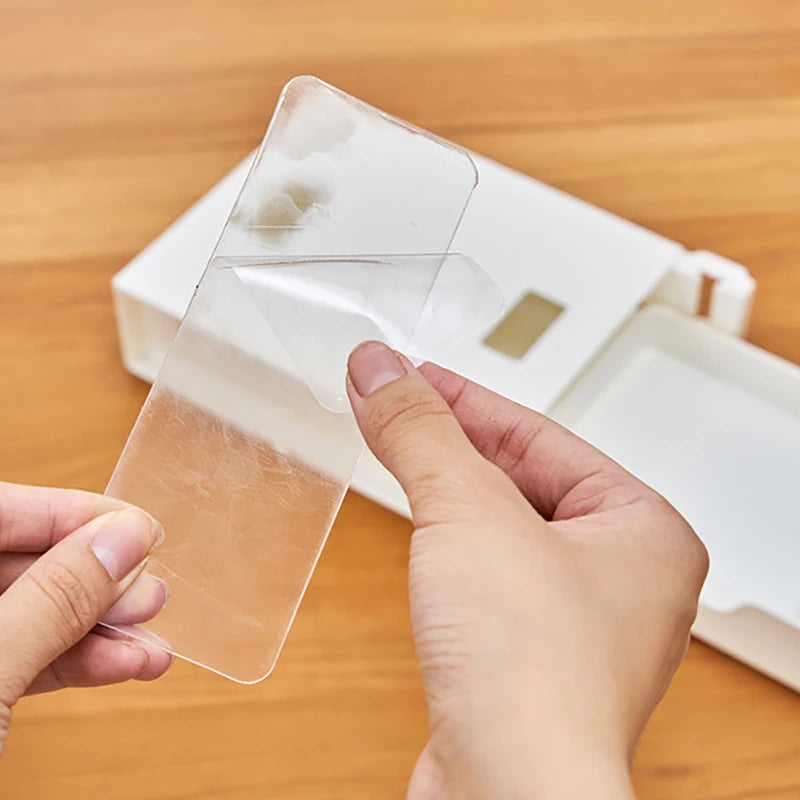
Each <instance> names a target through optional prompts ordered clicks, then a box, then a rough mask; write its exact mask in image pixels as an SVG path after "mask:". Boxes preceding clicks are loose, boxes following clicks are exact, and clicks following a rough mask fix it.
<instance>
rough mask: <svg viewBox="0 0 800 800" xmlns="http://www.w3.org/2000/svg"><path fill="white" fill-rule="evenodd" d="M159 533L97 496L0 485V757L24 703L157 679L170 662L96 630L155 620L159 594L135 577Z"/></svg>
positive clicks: (145, 578)
mask: <svg viewBox="0 0 800 800" xmlns="http://www.w3.org/2000/svg"><path fill="white" fill-rule="evenodd" d="M161 535H162V533H161V527H160V525H158V523H157V522H155V521H154V520H153V519H152V518H151V517H149V516H148V515H147V514H145V513H144V512H143V511H141V510H139V509H137V508H133V507H131V506H127V505H125V504H124V503H121V502H119V501H115V500H110V499H109V498H106V497H102V496H101V495H96V494H91V493H90V492H81V491H75V490H69V489H47V488H39V487H32V486H17V485H14V484H10V483H0V754H2V751H3V748H4V745H5V741H6V737H7V735H8V727H9V724H10V722H11V716H12V708H13V707H14V704H15V703H16V702H17V700H19V698H20V697H22V696H23V695H25V694H34V693H37V692H49V691H52V690H54V689H62V688H64V687H67V686H100V685H103V684H109V683H119V682H121V681H126V680H130V679H135V680H152V679H153V678H157V677H159V676H160V675H162V674H163V673H164V672H165V671H166V670H167V668H168V667H169V665H170V664H171V663H172V657H171V656H170V655H169V654H168V653H166V652H164V651H163V650H161V649H158V648H157V647H151V646H148V645H146V644H144V643H142V642H140V641H135V640H130V639H128V638H127V637H126V636H125V635H124V634H121V633H117V632H116V631H112V630H109V629H106V628H98V627H96V626H97V623H98V622H100V621H101V620H102V621H105V622H109V623H111V624H114V625H118V626H127V625H135V624H137V623H140V622H145V621H147V620H149V619H151V618H152V617H153V616H155V615H156V614H157V613H158V612H159V611H160V610H161V608H162V607H163V606H164V604H165V603H166V600H167V588H166V585H165V584H164V583H162V582H161V581H160V580H158V579H157V578H154V577H152V576H150V575H148V574H147V573H145V572H143V569H144V563H143V562H144V561H145V559H146V558H147V556H148V554H149V553H150V551H151V550H152V549H153V548H154V547H156V546H157V544H158V541H159V538H160V537H161Z"/></svg>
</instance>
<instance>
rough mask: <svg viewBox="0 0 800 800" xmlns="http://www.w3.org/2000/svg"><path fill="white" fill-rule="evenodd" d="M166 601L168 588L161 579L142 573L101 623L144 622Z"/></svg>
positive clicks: (162, 606) (165, 603)
mask: <svg viewBox="0 0 800 800" xmlns="http://www.w3.org/2000/svg"><path fill="white" fill-rule="evenodd" d="M168 600H169V586H167V584H166V583H164V581H162V580H161V578H156V576H155V575H151V574H150V573H148V572H143V573H142V574H141V575H139V577H137V578H136V580H135V581H134V582H133V583H132V584H131V585H130V588H128V589H127V590H126V591H125V594H123V595H122V597H120V598H119V600H117V602H116V603H114V605H113V606H111V608H110V609H109V610H108V611H107V612H106V615H105V616H104V617H103V622H108V623H111V624H113V623H133V622H145V621H146V620H148V619H152V618H153V617H154V616H155V615H156V614H158V612H159V611H161V610H162V609H163V608H164V607H165V606H166V605H167V601H168Z"/></svg>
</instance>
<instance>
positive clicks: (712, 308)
mask: <svg viewBox="0 0 800 800" xmlns="http://www.w3.org/2000/svg"><path fill="white" fill-rule="evenodd" d="M755 289H756V282H755V280H754V279H753V277H752V276H751V275H750V273H749V272H748V271H747V268H746V267H744V266H742V265H741V264H737V263H736V262H735V261H730V260H729V259H727V258H723V257H722V256H720V255H717V254H716V253H711V252H709V251H707V250H695V251H692V252H687V253H685V254H684V255H683V257H682V258H681V259H680V260H678V261H677V262H676V263H675V264H673V265H672V268H671V269H670V271H669V272H668V273H667V274H666V275H665V276H664V278H663V279H662V280H661V283H659V284H658V286H657V287H656V290H655V292H653V294H652V295H651V296H650V302H655V303H664V304H666V305H670V306H672V307H674V308H677V309H678V310H679V311H682V312H683V313H684V314H688V315H690V316H702V317H707V318H708V321H709V322H710V323H711V324H712V325H714V326H715V327H717V328H719V329H720V330H724V331H726V332H728V333H732V334H734V335H736V336H743V335H744V334H745V333H746V332H747V327H748V324H749V322H750V311H751V309H752V305H753V295H754V294H755Z"/></svg>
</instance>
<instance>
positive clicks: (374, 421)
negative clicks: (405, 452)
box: [367, 389, 450, 449]
mask: <svg viewBox="0 0 800 800" xmlns="http://www.w3.org/2000/svg"><path fill="white" fill-rule="evenodd" d="M449 415H450V411H449V409H448V408H447V406H446V405H445V404H444V401H442V400H441V399H440V398H438V397H437V396H432V395H431V393H430V392H426V391H422V390H419V389H408V390H406V391H403V392H402V393H400V394H398V395H397V396H396V397H394V398H392V400H391V401H390V402H387V403H382V404H378V405H376V406H375V407H374V408H372V409H371V410H370V412H369V414H368V417H367V425H368V428H369V430H370V431H372V434H373V437H374V443H375V445H376V446H377V447H379V448H381V449H385V448H391V447H394V446H396V445H397V444H399V443H402V442H404V441H406V440H407V439H409V438H411V437H413V436H415V435H416V434H418V433H420V431H423V430H424V429H425V428H426V427H427V426H429V425H431V424H432V423H433V422H435V421H436V420H439V419H441V418H444V417H448V416H449Z"/></svg>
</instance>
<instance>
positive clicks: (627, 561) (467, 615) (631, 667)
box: [347, 342, 708, 800]
mask: <svg viewBox="0 0 800 800" xmlns="http://www.w3.org/2000/svg"><path fill="white" fill-rule="evenodd" d="M347 385H348V395H349V397H350V401H351V404H352V406H353V410H354V412H355V415H356V419H357V421H358V424H359V426H360V428H361V431H362V433H363V434H364V437H365V439H366V441H367V444H368V445H369V447H370V448H371V449H372V451H373V452H374V453H375V455H376V456H377V457H378V459H379V460H380V461H381V462H382V463H383V464H384V465H385V466H386V467H387V468H388V469H389V471H390V472H392V473H393V474H394V475H395V476H396V477H397V479H398V480H399V482H400V484H401V485H402V487H403V489H404V490H405V492H406V494H407V495H408V498H409V502H410V506H411V511H412V518H413V523H414V534H413V537H412V540H411V550H410V557H409V590H410V601H411V622H412V628H413V633H414V641H415V645H416V651H417V656H418V659H419V664H420V669H421V671H422V677H423V680H424V684H425V693H426V697H427V702H428V710H429V724H430V740H429V742H428V744H427V746H426V747H425V749H424V751H423V752H422V754H421V755H420V757H419V760H418V762H417V765H416V768H415V770H414V774H413V777H412V779H411V784H410V787H409V791H408V797H409V798H410V800H427V798H431V799H432V798H439V799H440V800H448V799H450V798H452V799H453V800H455V798H458V800H470V799H471V798H476V799H477V798H509V800H510V799H511V798H526V800H538V798H542V800H544V799H545V798H546V799H547V800H557V799H558V800H560V799H561V798H576V797H591V798H596V799H598V800H604V799H605V798H609V799H610V798H631V797H633V791H632V789H631V784H630V779H629V765H630V761H631V759H632V756H633V752H634V749H635V746H636V743H637V741H638V739H639V737H640V735H641V732H642V729H643V728H644V726H645V723H646V722H647V720H648V718H649V717H650V715H651V713H652V711H653V709H654V708H655V706H656V704H657V703H658V701H659V700H660V698H661V697H662V695H663V693H664V691H665V690H666V688H667V686H668V684H669V681H670V679H671V677H672V675H673V674H674V672H675V670H676V669H677V667H678V664H679V663H680V661H681V659H682V657H683V655H684V653H685V651H686V647H687V644H688V641H689V629H690V626H691V624H692V622H693V620H694V618H695V615H696V612H697V601H698V595H699V592H700V589H701V586H702V584H703V581H704V579H705V575H706V572H707V568H708V560H707V555H706V552H705V549H704V548H703V545H702V544H701V543H700V541H699V539H698V538H697V537H696V536H695V534H694V532H693V531H692V529H691V528H690V527H689V525H688V524H687V523H686V522H685V520H683V519H682V517H681V516H680V515H679V514H678V513H677V511H675V509H674V508H672V506H670V505H669V503H667V502H666V501H665V500H664V499H663V498H662V497H660V496H659V495H658V494H657V493H656V492H654V491H653V490H651V489H649V488H648V487H647V486H645V485H644V484H643V483H641V482H640V481H638V480H637V479H636V478H634V477H633V476H632V475H630V474H629V473H628V472H626V471H625V470H623V469H622V468H621V467H620V466H619V465H617V464H616V463H614V462H613V461H611V460H610V459H609V458H607V457H606V456H605V455H603V454H601V453H600V452H599V451H597V450H595V449H594V448H592V447H591V446H589V445H588V444H587V443H585V442H584V441H582V440H581V439H579V438H578V437H576V436H574V435H573V434H571V433H570V432H568V431H566V430H565V429H564V428H562V427H560V426H558V425H557V424H556V423H554V422H552V421H551V420H549V419H547V418H546V417H543V416H542V415H540V414H537V413H535V412H533V411H531V410H529V409H527V408H524V407H523V406H519V405H517V404H515V403H512V402H510V401H509V400H506V399H504V398H502V397H500V396H498V395H496V394H493V393H492V392H490V391H488V390H486V389H484V388H482V387H480V386H477V385H475V384H472V383H469V382H468V381H466V380H465V379H464V378H462V377H460V376H458V375H455V374H453V373H451V372H448V371H447V370H444V369H442V368H440V367H437V366H435V365H433V364H424V365H423V366H421V367H420V368H419V369H416V368H414V367H413V366H412V365H411V363H410V362H409V361H408V359H406V358H405V357H403V356H402V355H399V354H397V353H395V352H393V351H392V350H390V349H389V348H387V347H386V346H385V345H381V344H378V343H376V342H370V343H366V344H364V345H362V346H361V347H360V348H358V349H357V350H356V351H354V353H353V354H352V355H351V357H350V362H349V373H348V384H347Z"/></svg>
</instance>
